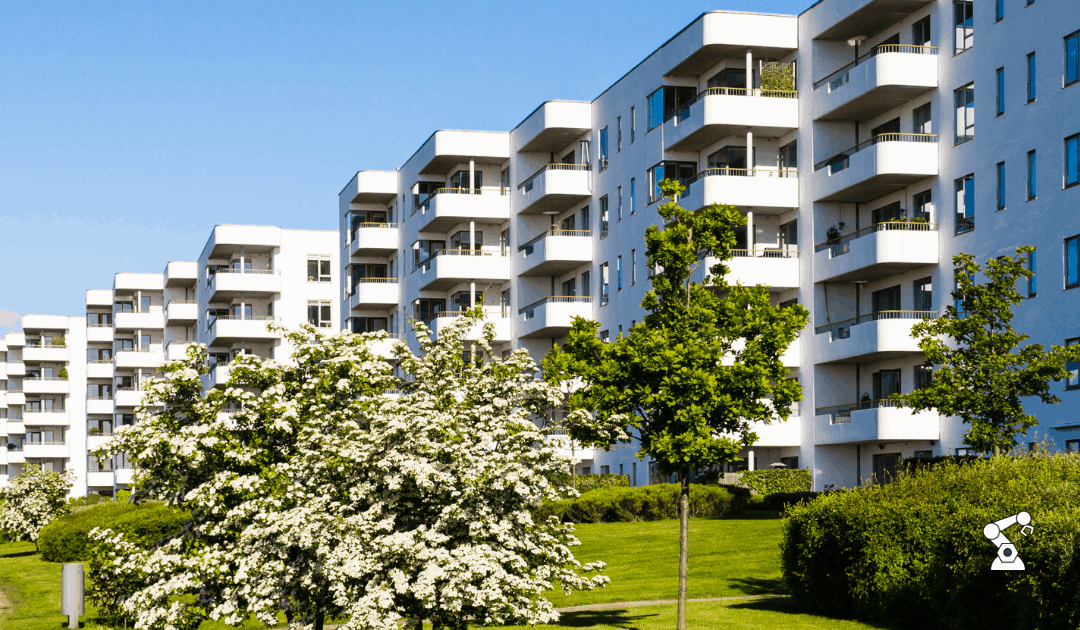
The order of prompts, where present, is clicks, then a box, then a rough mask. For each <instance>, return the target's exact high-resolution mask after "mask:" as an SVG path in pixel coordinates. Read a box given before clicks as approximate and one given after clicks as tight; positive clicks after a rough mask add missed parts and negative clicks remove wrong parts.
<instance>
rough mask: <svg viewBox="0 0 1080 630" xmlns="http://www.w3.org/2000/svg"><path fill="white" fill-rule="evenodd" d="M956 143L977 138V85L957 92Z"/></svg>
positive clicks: (971, 85) (966, 86)
mask: <svg viewBox="0 0 1080 630" xmlns="http://www.w3.org/2000/svg"><path fill="white" fill-rule="evenodd" d="M955 94H956V143H957V144H959V143H961V142H966V141H968V140H971V139H972V138H974V137H975V84H974V83H971V84H969V85H965V86H964V87H962V88H960V89H959V90H956V93H955Z"/></svg>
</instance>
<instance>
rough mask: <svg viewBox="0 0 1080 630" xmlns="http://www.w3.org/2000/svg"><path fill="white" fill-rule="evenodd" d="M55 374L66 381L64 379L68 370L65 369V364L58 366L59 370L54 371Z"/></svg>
mask: <svg viewBox="0 0 1080 630" xmlns="http://www.w3.org/2000/svg"><path fill="white" fill-rule="evenodd" d="M56 376H57V378H59V379H60V380H61V381H66V380H68V370H67V366H66V365H65V366H64V367H62V368H60V370H59V371H58V372H57V373H56Z"/></svg>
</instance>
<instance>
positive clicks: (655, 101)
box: [648, 85, 697, 131]
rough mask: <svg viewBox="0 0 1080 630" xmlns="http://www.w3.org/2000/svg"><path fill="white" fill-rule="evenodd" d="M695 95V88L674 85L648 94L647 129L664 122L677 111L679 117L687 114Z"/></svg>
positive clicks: (650, 129)
mask: <svg viewBox="0 0 1080 630" xmlns="http://www.w3.org/2000/svg"><path fill="white" fill-rule="evenodd" d="M696 97H697V88H693V87H675V86H673V85H668V86H664V87H661V88H658V89H657V90H656V91H655V92H653V93H652V94H650V95H649V129H648V130H649V131H652V130H653V129H655V128H656V127H659V126H660V125H662V124H664V121H665V120H669V119H671V118H673V117H674V116H675V114H676V113H678V114H679V115H680V116H681V117H685V116H686V115H688V114H689V108H690V103H691V102H692V101H693V100H694V98H696Z"/></svg>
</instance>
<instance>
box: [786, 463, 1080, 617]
mask: <svg viewBox="0 0 1080 630" xmlns="http://www.w3.org/2000/svg"><path fill="white" fill-rule="evenodd" d="M1021 511H1026V512H1028V513H1029V514H1030V515H1031V519H1032V520H1031V524H1032V525H1033V526H1034V528H1035V529H1034V532H1032V533H1030V535H1028V536H1023V535H1021V534H1020V531H1019V530H1020V527H1019V526H1013V527H1011V528H1009V529H1007V530H1005V531H1004V533H1005V535H1006V536H1008V537H1009V539H1010V540H1011V541H1012V542H1013V543H1015V545H1016V549H1017V552H1018V555H1019V557H1020V559H1021V560H1022V561H1023V562H1024V563H1025V564H1026V570H1025V571H991V569H990V567H991V563H992V562H993V560H994V559H995V558H996V557H997V548H996V547H995V546H994V544H992V543H991V542H990V541H989V540H987V538H986V537H985V536H984V535H983V527H984V526H985V525H986V524H987V523H992V522H994V521H997V520H999V519H1003V518H1006V517H1009V516H1012V515H1015V514H1017V513H1019V512H1021ZM786 516H787V518H786V519H785V520H784V524H783V527H784V537H783V542H782V545H781V548H782V563H783V572H784V578H785V579H786V581H787V583H788V585H789V587H790V588H791V591H792V593H793V595H794V596H795V597H796V598H798V599H799V600H802V601H803V602H804V603H805V604H806V605H807V606H808V607H811V608H813V609H817V610H819V611H821V612H824V613H827V614H834V615H842V616H855V617H858V618H861V619H864V620H866V621H869V622H871V623H886V622H887V623H888V625H889V626H894V627H895V626H900V627H925V624H926V623H927V620H933V623H934V625H935V626H936V627H941V628H959V629H967V628H971V629H975V628H1018V629H1028V628H1032V629H1033V628H1042V629H1044V630H1046V629H1056V628H1070V629H1075V628H1077V627H1080V457H1076V456H1069V455H1039V456H1034V457H995V458H992V459H987V460H983V459H979V460H978V461H968V462H965V463H959V462H955V461H944V462H938V463H935V465H933V466H930V467H921V468H917V469H915V470H913V471H911V472H905V473H902V474H900V475H899V476H898V478H897V479H896V480H895V481H894V482H892V483H890V484H887V485H885V486H871V487H865V488H860V489H856V490H850V491H840V492H830V493H826V494H823V495H822V496H820V497H818V498H817V499H816V500H814V501H812V502H807V503H803V504H800V505H796V506H794V507H792V508H789V509H788V511H787V513H786Z"/></svg>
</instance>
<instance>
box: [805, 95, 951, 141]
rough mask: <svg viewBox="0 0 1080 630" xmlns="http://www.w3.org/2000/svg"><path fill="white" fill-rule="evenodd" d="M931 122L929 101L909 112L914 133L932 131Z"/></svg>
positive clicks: (928, 132)
mask: <svg viewBox="0 0 1080 630" xmlns="http://www.w3.org/2000/svg"><path fill="white" fill-rule="evenodd" d="M932 124H933V115H932V110H931V108H930V103H927V104H926V105H923V106H922V107H917V108H915V111H913V112H911V128H912V131H913V132H914V133H926V134H930V133H934V132H933V131H932ZM792 144H794V143H792Z"/></svg>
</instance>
